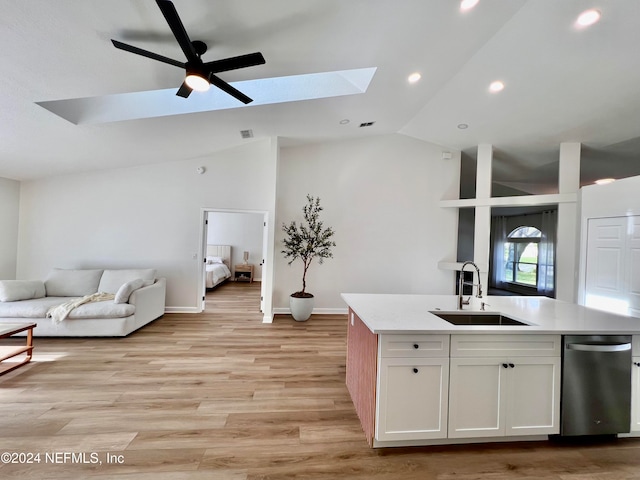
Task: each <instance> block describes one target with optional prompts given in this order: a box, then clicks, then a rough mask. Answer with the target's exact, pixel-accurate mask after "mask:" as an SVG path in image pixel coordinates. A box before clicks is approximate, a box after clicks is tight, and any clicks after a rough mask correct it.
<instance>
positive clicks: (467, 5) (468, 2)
mask: <svg viewBox="0 0 640 480" xmlns="http://www.w3.org/2000/svg"><path fill="white" fill-rule="evenodd" d="M479 1H480V0H462V1H461V2H460V10H462V11H466V10H471V9H472V8H473V7H475V6H476V5H477V4H478V2H479Z"/></svg>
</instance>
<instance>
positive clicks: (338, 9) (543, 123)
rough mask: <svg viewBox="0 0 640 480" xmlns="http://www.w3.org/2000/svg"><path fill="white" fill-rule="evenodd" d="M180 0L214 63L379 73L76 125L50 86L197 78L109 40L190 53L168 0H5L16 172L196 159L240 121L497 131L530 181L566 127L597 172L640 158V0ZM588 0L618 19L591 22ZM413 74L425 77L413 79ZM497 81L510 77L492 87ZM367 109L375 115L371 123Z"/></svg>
mask: <svg viewBox="0 0 640 480" xmlns="http://www.w3.org/2000/svg"><path fill="white" fill-rule="evenodd" d="M174 4H175V7H176V9H177V11H178V13H179V15H180V17H181V19H182V21H183V23H184V25H185V28H186V30H187V32H188V33H189V35H190V36H191V39H192V40H196V39H197V40H202V41H204V42H206V43H207V44H208V46H209V50H208V51H207V52H206V53H205V54H204V55H203V60H204V61H212V60H216V59H220V58H225V57H230V56H235V55H242V54H245V53H251V52H254V51H260V52H262V54H263V55H264V57H265V59H266V64H265V65H260V66H255V67H250V68H245V69H241V70H234V71H230V72H226V73H221V74H219V76H220V77H221V78H223V79H224V80H226V81H228V82H231V83H233V82H241V81H246V80H254V79H268V78H273V77H284V76H292V75H302V74H308V73H322V72H334V71H342V70H352V69H364V68H371V67H376V70H375V74H374V76H373V78H372V80H371V83H370V85H369V86H368V89H367V90H366V91H365V92H364V93H361V94H352V95H341V96H336V97H331V98H318V99H311V100H297V101H292V102H284V103H273V104H259V102H257V101H256V102H255V103H256V104H254V105H252V104H250V105H248V106H241V105H238V108H230V109H223V110H205V111H201V112H198V113H183V114H176V115H165V116H161V117H151V118H137V119H132V120H123V121H104V122H94V123H87V122H85V123H83V121H82V120H81V119H80V120H78V123H73V122H70V121H68V120H66V119H64V118H62V117H60V116H58V115H56V114H54V113H52V112H51V111H49V110H47V109H45V108H43V107H42V106H40V105H39V102H40V103H41V102H52V101H59V100H68V99H78V98H84V97H99V98H101V97H107V96H110V95H115V94H122V93H131V92H145V91H155V90H164V89H177V87H178V86H179V85H180V84H181V83H182V81H183V77H184V72H183V71H182V70H181V69H179V68H176V67H174V66H171V65H167V64H163V63H160V62H156V61H153V60H150V59H147V58H143V57H141V56H137V55H133V54H131V53H128V52H123V51H121V50H117V49H116V48H114V47H113V45H112V44H111V41H110V39H112V38H114V39H117V40H121V41H123V42H125V43H128V44H131V45H135V46H138V47H140V48H143V49H145V50H150V51H153V52H156V53H158V54H161V55H164V56H167V57H170V58H174V59H179V60H181V61H182V60H183V58H184V57H183V53H182V51H181V50H180V48H179V47H178V45H177V43H176V41H175V39H174V37H173V35H172V34H171V31H170V29H169V27H168V26H167V23H166V21H165V19H164V17H163V16H162V13H161V12H160V10H159V8H158V6H157V5H156V3H155V1H153V0H109V1H108V2H106V1H101V0H82V1H80V0H56V1H55V2H52V1H47V0H20V1H14V0H0V22H1V25H2V29H1V31H0V45H2V48H1V49H0V59H1V60H2V65H3V69H2V75H0V122H1V124H2V127H1V129H0V176H2V177H7V178H14V179H18V180H26V179H34V178H40V177H45V176H50V175H60V174H66V173H70V172H78V171H89V170H96V169H106V168H115V167H124V166H133V165H141V164H149V163H155V162H164V161H168V160H180V159H187V158H196V157H200V156H206V155H208V154H210V153H211V152H214V151H218V150H222V149H226V148H230V147H234V146H237V145H240V144H242V143H243V142H247V141H252V140H251V139H249V140H247V139H243V138H242V137H241V135H240V131H241V130H252V131H253V135H254V137H253V138H254V139H259V138H265V137H270V136H279V137H281V138H282V139H283V142H284V143H285V144H300V143H305V142H320V141H326V140H331V139H347V138H357V137H364V136H369V135H379V134H386V133H402V134H406V135H409V136H412V137H415V138H419V139H422V140H425V141H429V142H433V143H436V144H439V145H442V146H443V149H444V150H446V149H451V150H461V151H464V152H467V153H468V154H470V155H473V151H474V149H475V147H476V146H477V145H478V144H480V143H490V144H493V145H494V148H495V152H496V154H495V156H496V171H495V177H496V179H497V180H499V181H503V182H504V183H509V182H515V183H527V182H528V183H530V184H531V185H530V188H529V189H530V190H539V189H541V188H543V187H542V185H544V184H545V182H547V183H548V178H549V175H550V172H551V175H553V172H554V171H556V170H557V167H555V166H554V162H557V157H558V150H559V144H560V143H561V142H581V143H582V144H583V165H584V170H583V181H584V182H587V181H592V180H593V179H595V178H599V177H602V176H629V175H635V174H640V140H638V138H639V137H640V87H639V86H640V55H638V53H637V45H638V44H639V43H640V42H639V41H640V28H638V25H640V2H636V1H620V0H600V1H597V2H592V1H585V0H562V1H558V0H508V1H506V0H480V1H479V3H478V4H477V6H476V7H475V8H473V9H471V10H469V11H466V12H462V11H461V10H460V8H459V5H460V4H459V2H458V1H457V0H429V1H425V0H401V1H394V2H392V1H389V0H349V1H345V0H296V1H291V0H206V1H205V0H175V1H174ZM588 8H597V9H599V10H600V11H601V12H602V19H601V21H600V22H599V23H597V24H595V25H593V26H591V27H589V28H577V27H576V26H575V25H574V22H575V20H576V18H577V16H578V15H579V14H580V13H581V12H583V11H584V10H586V9H588ZM413 72H419V73H420V74H421V75H422V78H421V80H420V81H419V82H417V83H415V84H410V83H409V82H407V77H408V75H409V74H411V73H413ZM494 80H501V81H502V82H504V85H505V88H504V90H502V91H501V92H498V93H491V92H489V90H488V87H489V84H490V83H491V82H493V81H494ZM197 95H198V94H196V93H194V94H192V95H191V96H190V97H189V99H187V100H185V101H189V102H197V101H198V97H197ZM104 108H112V107H110V106H109V105H108V104H107V102H105V107H104ZM347 120H348V123H347V122H346V121H347ZM366 122H375V123H373V125H371V126H369V127H365V128H360V124H362V123H366ZM461 124H465V125H467V128H464V129H463V128H458V127H459V125H461ZM556 176H557V173H556ZM534 183H535V184H536V185H533V184H534ZM523 188H524V189H525V190H526V189H527V186H526V185H524V187H523Z"/></svg>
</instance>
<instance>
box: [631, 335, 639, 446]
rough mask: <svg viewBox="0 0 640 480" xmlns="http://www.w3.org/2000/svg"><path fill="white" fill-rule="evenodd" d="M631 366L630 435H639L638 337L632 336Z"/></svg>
mask: <svg viewBox="0 0 640 480" xmlns="http://www.w3.org/2000/svg"><path fill="white" fill-rule="evenodd" d="M632 361H633V365H632V366H631V433H632V434H633V435H640V335H634V336H633V358H632Z"/></svg>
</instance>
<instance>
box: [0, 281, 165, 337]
mask: <svg viewBox="0 0 640 480" xmlns="http://www.w3.org/2000/svg"><path fill="white" fill-rule="evenodd" d="M98 292H102V293H104V294H106V295H100V297H101V298H102V297H106V298H108V300H104V301H91V302H90V303H84V304H82V305H79V306H78V307H76V308H73V309H70V311H69V313H68V316H67V317H66V318H65V319H64V320H60V319H54V318H49V317H48V316H47V312H50V308H51V307H56V306H59V305H61V304H67V302H73V301H75V300H80V299H82V301H85V300H86V299H87V298H89V296H92V297H91V298H94V297H97V296H98V295H93V294H97V293H98ZM165 294H166V279H164V278H156V270H155V269H118V270H116V269H105V270H103V269H82V270H63V269H53V270H52V271H51V272H50V273H49V275H48V276H47V278H46V279H45V280H44V281H40V280H0V324H2V323H25V322H34V323H37V324H38V326H37V327H36V328H34V330H33V335H34V336H39V337H124V336H126V335H129V334H130V333H131V332H133V331H135V330H137V329H139V328H140V327H142V326H144V325H146V324H147V323H149V322H151V321H153V320H155V319H156V318H158V317H161V316H162V315H163V314H164V308H165ZM78 303H80V302H78Z"/></svg>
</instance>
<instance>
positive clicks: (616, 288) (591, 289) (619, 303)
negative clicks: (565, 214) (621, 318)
mask: <svg viewBox="0 0 640 480" xmlns="http://www.w3.org/2000/svg"><path fill="white" fill-rule="evenodd" d="M585 305H586V306H587V307H593V308H598V309H601V310H606V311H609V312H614V313H620V314H623V315H633V316H637V317H640V216H630V217H611V218H592V219H589V223H588V230H587V259H586V275H585Z"/></svg>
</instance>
